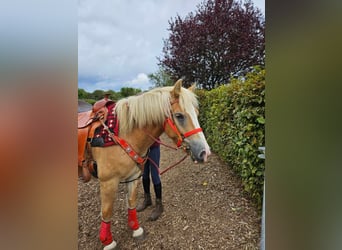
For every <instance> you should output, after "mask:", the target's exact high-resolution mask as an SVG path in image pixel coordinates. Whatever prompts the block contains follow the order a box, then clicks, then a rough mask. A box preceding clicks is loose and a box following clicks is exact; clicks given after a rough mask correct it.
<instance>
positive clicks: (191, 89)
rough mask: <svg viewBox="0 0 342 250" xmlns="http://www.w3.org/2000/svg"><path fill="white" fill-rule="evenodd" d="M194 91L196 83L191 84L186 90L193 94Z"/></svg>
mask: <svg viewBox="0 0 342 250" xmlns="http://www.w3.org/2000/svg"><path fill="white" fill-rule="evenodd" d="M195 89H196V83H194V84H192V85H191V86H190V87H189V88H188V90H190V91H192V92H194V91H195Z"/></svg>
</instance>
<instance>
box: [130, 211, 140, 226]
mask: <svg viewBox="0 0 342 250" xmlns="http://www.w3.org/2000/svg"><path fill="white" fill-rule="evenodd" d="M128 226H129V227H130V228H131V229H132V230H137V229H138V228H139V222H138V219H137V210H136V209H135V208H134V209H128Z"/></svg>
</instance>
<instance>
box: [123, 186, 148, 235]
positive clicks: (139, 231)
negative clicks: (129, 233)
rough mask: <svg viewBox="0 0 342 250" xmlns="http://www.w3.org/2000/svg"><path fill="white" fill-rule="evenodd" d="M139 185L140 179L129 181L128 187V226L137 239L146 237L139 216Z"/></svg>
mask: <svg viewBox="0 0 342 250" xmlns="http://www.w3.org/2000/svg"><path fill="white" fill-rule="evenodd" d="M137 186H138V180H135V181H132V182H129V183H127V189H128V198H127V202H128V226H129V227H130V228H131V229H132V230H133V237H134V238H135V239H139V240H140V239H144V237H145V233H144V229H143V228H142V227H140V226H139V222H138V218H137V210H136V206H137Z"/></svg>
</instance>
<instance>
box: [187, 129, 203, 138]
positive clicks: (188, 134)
mask: <svg viewBox="0 0 342 250" xmlns="http://www.w3.org/2000/svg"><path fill="white" fill-rule="evenodd" d="M202 131H203V130H202V128H195V129H193V130H191V131H189V132H186V133H184V135H183V136H184V137H185V138H186V137H189V136H191V135H194V134H197V133H199V132H202Z"/></svg>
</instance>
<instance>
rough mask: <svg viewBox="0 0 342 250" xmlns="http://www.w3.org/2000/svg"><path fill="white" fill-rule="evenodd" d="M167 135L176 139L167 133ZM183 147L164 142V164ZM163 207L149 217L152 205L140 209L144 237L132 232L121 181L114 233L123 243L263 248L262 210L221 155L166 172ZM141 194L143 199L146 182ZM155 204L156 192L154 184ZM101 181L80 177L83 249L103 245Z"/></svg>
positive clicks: (128, 246) (124, 246) (153, 246)
mask: <svg viewBox="0 0 342 250" xmlns="http://www.w3.org/2000/svg"><path fill="white" fill-rule="evenodd" d="M161 138H162V140H163V141H165V142H167V143H171V142H170V141H169V139H168V138H166V137H165V136H162V137H161ZM183 155H184V153H183V152H182V151H181V150H177V151H175V150H172V149H168V148H166V147H163V146H162V147H161V169H164V168H166V167H167V166H169V165H171V164H172V163H174V162H176V161H177V160H178V159H180V158H182V156H183ZM162 185H163V204H164V213H163V214H162V216H161V217H160V218H159V219H158V220H157V221H154V222H151V221H147V218H148V216H149V215H150V213H151V211H152V209H153V206H151V207H149V208H147V209H146V210H145V211H143V212H140V213H138V220H139V223H140V225H141V226H143V227H144V229H145V230H146V231H147V237H146V239H145V240H144V241H142V242H136V241H135V240H133V238H132V232H131V231H130V229H129V228H128V226H127V208H126V198H125V197H126V186H125V185H124V184H120V186H119V192H118V194H117V198H116V203H115V205H114V216H113V219H112V232H113V236H114V238H115V239H116V241H117V242H118V244H119V247H120V249H121V250H124V249H167V250H168V249H231V250H234V249H237V250H242V249H259V241H260V219H261V218H260V214H259V213H258V211H257V208H256V206H255V205H254V204H253V203H252V202H251V200H250V199H249V198H248V196H247V195H246V194H244V192H243V189H242V186H241V181H240V180H239V179H238V178H237V177H236V176H235V175H234V173H233V171H232V170H231V169H230V168H229V167H228V166H227V165H226V164H224V163H223V162H222V161H221V160H220V159H219V158H218V156H216V155H215V154H212V155H211V156H210V157H209V159H208V162H207V163H205V164H194V163H193V162H192V161H191V159H190V157H188V158H187V159H186V160H185V161H183V162H182V163H181V164H180V165H178V166H176V167H174V168H172V169H171V170H169V171H168V172H166V173H165V174H163V175H162ZM138 189H139V191H138V200H139V201H141V200H142V199H143V188H142V184H141V183H140V185H139V188H138ZM151 191H152V197H153V204H154V198H155V197H154V193H153V188H152V186H151ZM99 192H100V189H99V182H98V180H97V179H95V178H93V179H92V180H91V181H90V182H88V183H83V182H82V181H79V183H78V222H79V224H78V249H80V250H95V249H102V248H103V246H102V244H101V242H100V240H99V238H98V231H99V226H100V223H101V219H100V200H99Z"/></svg>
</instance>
